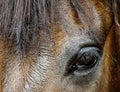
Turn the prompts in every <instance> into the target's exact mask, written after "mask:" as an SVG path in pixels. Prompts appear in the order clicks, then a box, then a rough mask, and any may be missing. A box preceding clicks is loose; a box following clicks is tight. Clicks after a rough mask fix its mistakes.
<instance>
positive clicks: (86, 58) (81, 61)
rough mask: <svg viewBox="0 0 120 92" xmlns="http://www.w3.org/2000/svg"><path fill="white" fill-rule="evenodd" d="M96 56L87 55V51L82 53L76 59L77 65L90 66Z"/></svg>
mask: <svg viewBox="0 0 120 92" xmlns="http://www.w3.org/2000/svg"><path fill="white" fill-rule="evenodd" d="M95 61H96V58H95V56H93V55H89V54H88V53H84V54H83V55H82V56H81V57H79V58H78V60H77V61H76V65H77V66H91V65H93V64H94V63H95Z"/></svg>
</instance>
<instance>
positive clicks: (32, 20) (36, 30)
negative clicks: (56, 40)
mask: <svg viewBox="0 0 120 92" xmlns="http://www.w3.org/2000/svg"><path fill="white" fill-rule="evenodd" d="M53 5H54V4H53V0H0V38H4V39H7V40H11V41H12V42H13V43H14V45H15V46H16V49H17V50H18V52H24V51H25V50H26V49H27V48H28V47H29V45H30V44H31V43H34V42H36V43H35V44H37V42H38V39H39V37H40V35H41V36H43V35H46V33H47V32H48V33H49V29H50V28H49V27H48V26H49V24H51V23H52V16H53ZM45 30H46V31H45Z"/></svg>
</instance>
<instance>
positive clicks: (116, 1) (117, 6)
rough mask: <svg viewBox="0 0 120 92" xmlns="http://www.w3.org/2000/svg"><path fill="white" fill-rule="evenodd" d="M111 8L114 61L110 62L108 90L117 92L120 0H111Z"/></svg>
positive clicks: (119, 52) (119, 66)
mask: <svg viewBox="0 0 120 92" xmlns="http://www.w3.org/2000/svg"><path fill="white" fill-rule="evenodd" d="M111 4H112V10H113V15H114V24H113V25H114V28H113V30H112V31H113V32H112V33H113V37H112V39H113V41H112V42H113V43H112V46H111V47H112V48H111V49H112V57H114V61H113V62H112V65H111V67H112V70H111V75H112V77H111V83H110V89H109V90H111V91H110V92H118V91H119V88H120V87H119V86H118V85H119V84H120V77H119V76H120V0H111Z"/></svg>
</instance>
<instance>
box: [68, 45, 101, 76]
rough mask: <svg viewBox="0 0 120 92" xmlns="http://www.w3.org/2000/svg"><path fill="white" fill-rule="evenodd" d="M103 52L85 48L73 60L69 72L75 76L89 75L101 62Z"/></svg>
mask: <svg viewBox="0 0 120 92" xmlns="http://www.w3.org/2000/svg"><path fill="white" fill-rule="evenodd" d="M100 56H101V50H100V49H99V48H97V47H84V48H81V49H80V50H79V52H78V53H77V54H76V55H75V56H74V58H72V59H71V60H70V62H69V64H68V68H67V71H68V72H69V73H73V74H75V75H79V76H82V75H88V74H90V73H91V72H93V70H95V67H96V66H97V65H98V63H99V61H100Z"/></svg>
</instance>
